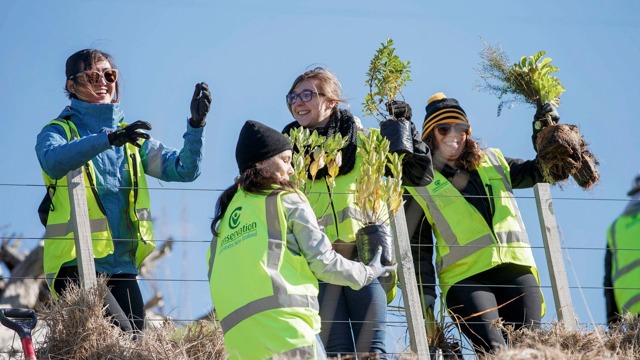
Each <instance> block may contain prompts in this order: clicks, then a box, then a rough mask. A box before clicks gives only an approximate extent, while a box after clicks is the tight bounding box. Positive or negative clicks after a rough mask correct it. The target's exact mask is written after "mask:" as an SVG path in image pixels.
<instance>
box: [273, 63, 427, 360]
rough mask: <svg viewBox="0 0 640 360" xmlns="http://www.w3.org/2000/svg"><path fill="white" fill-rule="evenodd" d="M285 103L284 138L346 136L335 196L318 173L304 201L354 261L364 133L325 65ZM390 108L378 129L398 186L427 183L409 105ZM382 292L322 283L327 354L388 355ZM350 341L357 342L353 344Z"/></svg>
mask: <svg viewBox="0 0 640 360" xmlns="http://www.w3.org/2000/svg"><path fill="white" fill-rule="evenodd" d="M286 101H287V107H288V108H289V111H290V112H291V115H293V117H294V119H295V121H293V122H291V123H290V124H288V125H287V126H286V127H285V128H284V130H283V133H285V134H289V132H290V130H291V129H293V128H296V127H304V128H308V129H312V130H317V131H318V133H319V134H320V135H322V136H327V137H329V136H333V135H334V134H337V133H340V134H341V135H342V136H343V137H346V138H347V139H348V142H347V145H346V146H345V147H344V148H343V149H342V165H341V166H340V169H339V173H338V176H337V177H336V180H335V182H336V186H335V188H334V189H333V194H332V195H330V194H329V192H328V191H327V188H326V186H323V184H324V183H325V182H324V181H318V180H317V179H320V178H322V177H324V176H326V171H327V170H326V169H321V170H320V171H318V173H317V175H316V181H315V182H314V185H313V189H312V190H311V191H312V193H311V194H309V199H310V203H311V205H312V207H313V210H314V213H315V215H316V217H317V218H318V222H319V224H320V225H321V226H322V227H323V230H324V232H325V234H326V235H327V236H328V238H329V240H330V241H331V243H332V246H333V248H334V249H335V250H336V251H337V252H338V253H340V254H341V255H343V256H344V257H346V258H347V259H356V258H357V256H358V254H357V249H356V247H355V234H356V232H357V231H358V229H359V228H360V227H362V226H363V224H362V223H361V222H360V221H358V219H357V218H355V217H354V216H353V214H355V212H356V211H358V210H357V208H356V207H355V200H354V195H353V191H352V190H353V189H355V183H356V179H357V176H358V174H359V166H360V164H361V162H362V161H361V160H360V159H359V156H358V154H357V149H358V146H359V142H358V131H362V126H361V125H360V122H359V120H358V119H357V118H356V117H355V116H353V114H351V112H349V110H346V109H340V108H339V107H338V105H339V104H340V103H346V101H345V100H344V98H343V97H342V87H341V85H340V82H339V81H338V79H337V77H336V76H335V75H334V74H333V73H332V72H331V71H329V70H327V69H325V68H322V67H317V68H314V69H311V70H309V71H306V72H305V73H303V74H301V75H300V76H298V77H297V78H296V80H295V81H294V82H293V84H292V85H291V88H290V90H289V92H288V93H287V95H286ZM388 110H389V113H391V114H395V117H394V118H393V119H389V120H387V121H384V122H383V123H382V125H381V129H380V132H381V134H382V135H383V136H385V137H387V138H388V139H389V140H390V142H391V145H390V150H391V151H398V152H403V153H405V157H404V160H403V182H404V183H405V184H411V185H416V186H418V185H419V186H424V185H427V184H428V183H429V182H430V181H431V179H432V176H433V169H432V166H431V154H430V152H429V148H427V147H426V146H425V144H424V143H423V142H422V141H421V140H420V135H419V134H418V132H417V131H416V130H415V127H414V126H413V123H411V108H410V107H409V106H408V105H407V104H405V103H404V102H396V101H394V102H393V103H391V104H388ZM383 125H384V126H383ZM368 131H377V130H373V129H372V130H368ZM310 155H311V156H312V154H310ZM390 288H393V289H390ZM387 290H388V294H387V293H386V292H385V288H383V285H382V284H381V283H380V281H379V280H378V279H375V280H374V281H373V282H372V283H371V284H369V285H367V286H365V287H363V288H362V289H360V290H357V291H356V290H353V289H351V288H349V287H346V286H338V285H332V284H328V283H320V294H319V300H320V317H321V318H322V329H321V338H322V342H323V343H324V344H325V348H326V350H327V355H328V356H332V357H333V356H337V355H338V354H341V355H346V354H353V353H355V352H357V353H360V355H361V356H362V355H363V354H364V353H376V354H380V353H386V346H385V334H386V310H387V302H388V301H391V300H393V296H392V295H393V294H395V283H392V284H390V286H389V287H388V288H387ZM352 339H355V344H354V341H352ZM374 356H376V355H374Z"/></svg>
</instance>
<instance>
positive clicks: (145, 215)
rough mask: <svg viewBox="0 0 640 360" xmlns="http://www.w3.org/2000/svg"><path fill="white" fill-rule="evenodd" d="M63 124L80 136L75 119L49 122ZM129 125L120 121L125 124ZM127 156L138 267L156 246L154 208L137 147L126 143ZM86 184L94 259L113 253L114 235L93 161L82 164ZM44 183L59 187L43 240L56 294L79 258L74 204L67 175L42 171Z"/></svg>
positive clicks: (49, 279) (47, 270) (70, 135)
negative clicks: (57, 283)
mask: <svg viewBox="0 0 640 360" xmlns="http://www.w3.org/2000/svg"><path fill="white" fill-rule="evenodd" d="M50 124H56V125H59V126H62V128H63V129H64V131H65V133H66V134H67V140H69V141H71V140H73V139H77V138H80V135H79V134H78V130H77V128H76V126H75V125H74V124H73V122H71V121H69V120H65V119H56V120H53V121H51V122H50V123H48V124H47V125H50ZM125 125H126V124H124V123H121V124H120V126H121V127H124V126H125ZM125 156H126V158H127V164H128V166H129V168H130V169H132V171H131V176H132V179H131V183H132V184H133V186H132V189H131V191H130V192H129V216H130V218H131V223H132V224H133V226H134V228H135V229H137V232H136V240H140V243H138V246H137V249H136V265H137V266H138V268H139V267H140V265H141V264H142V261H143V260H144V259H145V258H146V257H147V256H149V254H151V252H152V251H153V249H154V248H155V240H154V238H153V224H152V223H151V209H150V201H149V192H148V187H147V180H146V178H145V175H144V171H143V168H142V163H141V161H140V155H139V154H138V148H137V147H135V146H133V145H131V144H126V145H125ZM83 168H84V171H83V174H84V183H85V186H86V187H87V206H88V210H89V224H90V227H91V242H92V245H93V256H94V258H102V257H105V256H107V255H109V254H113V251H114V246H113V237H112V235H111V230H110V229H109V224H108V222H107V218H106V215H105V213H104V211H103V209H102V208H101V207H102V205H101V203H100V200H99V198H98V196H97V191H96V184H95V171H94V168H93V164H92V162H91V160H89V161H88V162H87V164H85V165H84V166H83ZM42 176H43V178H44V182H45V185H47V186H49V185H54V186H55V187H56V190H55V192H54V194H53V199H52V206H51V209H50V210H49V217H48V220H47V227H46V231H45V236H44V237H45V239H44V255H43V258H44V272H45V277H46V280H47V284H48V285H49V287H50V288H51V292H52V294H54V296H57V295H56V294H55V291H54V288H53V283H54V280H55V278H56V276H57V275H58V271H60V268H61V267H62V265H64V264H65V263H67V262H69V261H71V260H73V259H75V258H76V245H75V241H74V238H75V234H74V233H73V227H72V222H71V221H72V219H71V206H70V202H69V191H68V189H69V187H68V185H67V177H66V176H64V177H63V178H61V179H60V180H54V179H52V178H50V177H49V176H48V175H47V174H46V173H45V172H44V171H43V172H42Z"/></svg>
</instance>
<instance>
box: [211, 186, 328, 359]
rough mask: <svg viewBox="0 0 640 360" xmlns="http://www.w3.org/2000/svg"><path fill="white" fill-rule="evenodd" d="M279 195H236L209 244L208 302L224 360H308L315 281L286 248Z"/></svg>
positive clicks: (315, 324)
mask: <svg viewBox="0 0 640 360" xmlns="http://www.w3.org/2000/svg"><path fill="white" fill-rule="evenodd" d="M286 193H288V192H283V191H278V190H275V191H273V192H271V193H270V194H269V195H266V196H265V195H262V194H251V193H247V192H245V191H243V190H242V189H238V192H237V193H236V195H235V196H234V197H233V199H232V200H231V203H230V204H229V206H228V208H227V211H226V212H225V214H224V216H223V217H222V219H221V221H220V223H219V226H218V236H214V237H213V240H212V241H211V246H210V248H209V251H208V253H207V261H208V265H209V267H208V268H209V274H208V276H209V286H210V291H211V299H212V300H213V304H214V306H215V309H216V313H217V315H218V318H219V319H220V323H221V325H222V331H223V334H224V342H225V348H226V349H227V354H228V356H229V358H230V359H268V358H271V357H273V356H275V355H278V356H282V357H283V358H300V359H315V358H316V334H317V333H319V332H320V315H319V305H318V280H317V279H316V277H315V275H314V274H313V273H312V272H311V269H310V268H309V264H308V263H307V260H306V259H305V258H304V256H303V255H302V254H299V253H297V251H296V252H293V251H291V250H288V249H287V219H286V218H285V213H284V210H283V208H282V204H281V201H280V199H281V197H282V195H284V194H286ZM298 195H299V196H301V197H304V195H303V194H302V193H298Z"/></svg>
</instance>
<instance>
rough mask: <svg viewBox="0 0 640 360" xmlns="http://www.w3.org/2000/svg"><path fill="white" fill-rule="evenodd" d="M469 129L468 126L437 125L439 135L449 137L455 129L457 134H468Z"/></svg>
mask: <svg viewBox="0 0 640 360" xmlns="http://www.w3.org/2000/svg"><path fill="white" fill-rule="evenodd" d="M469 127H470V126H469V125H467V124H438V125H436V130H438V134H440V135H442V136H447V135H449V133H450V132H451V129H455V130H456V133H466V132H467V131H469Z"/></svg>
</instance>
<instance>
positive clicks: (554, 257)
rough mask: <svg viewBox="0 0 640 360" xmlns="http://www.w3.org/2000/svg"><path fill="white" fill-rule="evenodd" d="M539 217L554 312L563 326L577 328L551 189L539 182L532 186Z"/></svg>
mask: <svg viewBox="0 0 640 360" xmlns="http://www.w3.org/2000/svg"><path fill="white" fill-rule="evenodd" d="M533 192H534V194H535V197H536V205H537V208H538V217H539V218H540V231H541V232H542V240H543V242H544V250H545V254H546V257H547V266H548V268H549V277H550V278H551V289H552V290H553V299H554V302H555V304H556V314H557V315H558V319H559V320H560V321H562V323H563V324H564V326H565V327H567V328H569V329H576V328H577V324H576V321H577V318H576V315H575V312H574V309H573V304H572V302H571V293H570V291H569V282H568V281H567V273H566V271H565V268H564V257H563V256H562V248H561V247H560V236H559V234H558V225H557V223H556V217H555V213H554V210H553V201H552V199H551V189H550V186H549V184H547V183H540V184H536V185H535V186H534V187H533Z"/></svg>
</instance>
